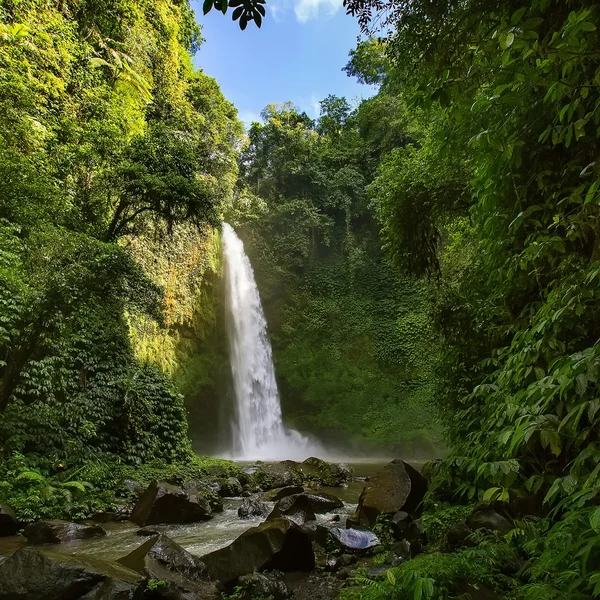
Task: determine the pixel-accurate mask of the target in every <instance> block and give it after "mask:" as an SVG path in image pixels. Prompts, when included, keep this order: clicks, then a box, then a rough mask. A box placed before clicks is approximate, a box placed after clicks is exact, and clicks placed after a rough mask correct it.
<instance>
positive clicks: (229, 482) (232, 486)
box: [219, 477, 243, 498]
mask: <svg viewBox="0 0 600 600" xmlns="http://www.w3.org/2000/svg"><path fill="white" fill-rule="evenodd" d="M219 483H220V484H221V490H220V491H219V494H220V495H221V496H223V497H224V498H234V497H239V496H241V495H242V492H243V489H242V484H241V483H240V481H239V479H237V478H236V477H228V478H227V479H221V481H220V482H219Z"/></svg>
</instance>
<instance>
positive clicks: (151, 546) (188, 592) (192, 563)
mask: <svg viewBox="0 0 600 600" xmlns="http://www.w3.org/2000/svg"><path fill="white" fill-rule="evenodd" d="M117 562H118V563H119V564H121V565H123V566H124V567H127V568H128V569H131V570H133V571H136V572H137V573H140V574H141V575H143V576H144V577H145V578H146V579H148V580H154V581H161V582H163V583H162V584H161V586H159V588H158V589H157V590H156V592H157V594H158V595H159V596H160V597H163V598H177V599H179V598H181V600H183V599H184V598H188V597H189V598H194V599H195V598H198V597H199V598H202V599H205V598H206V599H208V598H213V599H214V600H217V598H219V597H220V594H219V591H218V590H217V588H216V586H215V584H214V583H211V582H209V581H207V579H208V576H207V573H206V566H205V565H204V563H203V562H202V561H201V560H200V559H199V558H198V557H196V556H193V555H192V554H190V553H189V552H188V551H187V550H185V549H184V548H182V547H181V546H180V545H179V544H177V543H176V542H174V541H173V540H172V539H171V538H169V537H167V536H166V535H158V536H155V537H152V538H150V539H148V540H146V541H145V542H144V543H143V544H142V545H141V546H139V547H138V548H136V549H135V550H133V551H132V552H130V553H129V554H128V555H127V556H124V557H123V558H120V559H119V560H118V561H117Z"/></svg>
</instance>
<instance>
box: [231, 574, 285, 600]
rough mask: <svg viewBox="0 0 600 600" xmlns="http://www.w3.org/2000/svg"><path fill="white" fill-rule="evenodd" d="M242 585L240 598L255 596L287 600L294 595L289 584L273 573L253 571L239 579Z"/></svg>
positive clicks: (245, 599) (252, 597)
mask: <svg viewBox="0 0 600 600" xmlns="http://www.w3.org/2000/svg"><path fill="white" fill-rule="evenodd" d="M239 585H240V586H241V587H242V592H241V593H240V600H253V599H255V598H272V600H287V598H290V597H291V596H292V593H291V592H290V590H289V589H288V587H287V585H286V584H285V583H284V582H283V581H281V579H279V578H278V577H276V576H275V575H272V574H265V573H252V574H251V575H244V576H243V577H240V579H239Z"/></svg>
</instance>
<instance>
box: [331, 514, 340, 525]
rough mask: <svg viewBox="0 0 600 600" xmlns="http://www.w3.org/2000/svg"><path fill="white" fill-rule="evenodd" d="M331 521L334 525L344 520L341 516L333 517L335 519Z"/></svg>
mask: <svg viewBox="0 0 600 600" xmlns="http://www.w3.org/2000/svg"><path fill="white" fill-rule="evenodd" d="M330 520H331V522H332V523H337V522H339V521H341V520H342V518H341V517H340V515H333V517H331V519H330Z"/></svg>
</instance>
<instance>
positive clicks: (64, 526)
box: [23, 520, 106, 544]
mask: <svg viewBox="0 0 600 600" xmlns="http://www.w3.org/2000/svg"><path fill="white" fill-rule="evenodd" d="M23 535H24V536H25V537H26V538H27V541H28V542H29V543H30V544H60V543H62V542H71V541H73V540H85V539H88V538H91V537H96V536H99V535H106V531H104V529H102V527H100V526H99V525H80V524H79V523H71V522H70V521H59V520H52V521H38V522H37V523H30V524H29V525H27V527H25V531H24V532H23Z"/></svg>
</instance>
